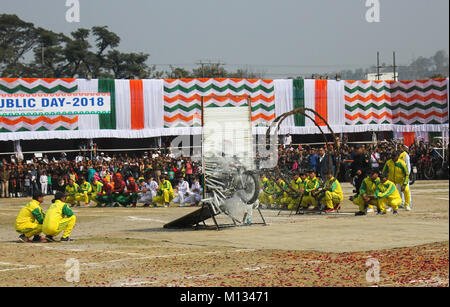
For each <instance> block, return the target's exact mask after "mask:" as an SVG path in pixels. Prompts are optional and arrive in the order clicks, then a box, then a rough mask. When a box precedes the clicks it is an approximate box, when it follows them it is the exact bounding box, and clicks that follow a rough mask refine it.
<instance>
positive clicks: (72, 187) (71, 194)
mask: <svg viewBox="0 0 450 307" xmlns="http://www.w3.org/2000/svg"><path fill="white" fill-rule="evenodd" d="M79 188H80V187H79V186H78V184H77V183H76V182H75V181H74V180H73V179H69V182H68V184H67V186H66V193H67V197H66V202H67V203H68V204H70V205H72V206H74V205H75V203H76V202H77V199H76V198H77V195H78V190H79Z"/></svg>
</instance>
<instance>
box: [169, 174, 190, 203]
mask: <svg viewBox="0 0 450 307" xmlns="http://www.w3.org/2000/svg"><path fill="white" fill-rule="evenodd" d="M189 192H190V191H189V183H188V182H187V181H186V180H184V177H180V178H179V182H178V186H177V193H178V197H175V199H174V200H173V202H174V203H179V204H180V207H184V206H185V205H186V197H187V196H189V195H190V193H189Z"/></svg>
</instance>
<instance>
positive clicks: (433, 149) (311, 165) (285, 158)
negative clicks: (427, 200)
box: [278, 137, 449, 181]
mask: <svg viewBox="0 0 450 307" xmlns="http://www.w3.org/2000/svg"><path fill="white" fill-rule="evenodd" d="M403 145H404V144H403V143H402V142H401V141H399V140H378V141H377V142H371V143H365V144H361V143H359V144H355V143H353V144H350V143H348V142H347V140H346V138H345V137H344V138H343V139H342V140H341V139H337V140H336V142H331V141H330V143H328V150H327V148H325V146H316V145H289V144H288V145H286V144H285V145H283V146H280V147H279V149H278V154H279V155H278V156H279V163H278V167H279V168H280V170H282V171H283V172H285V173H290V172H296V171H300V170H307V169H312V170H314V171H315V172H316V174H318V175H319V176H321V173H323V166H322V164H323V163H325V161H326V163H328V160H329V159H328V158H327V156H326V154H327V153H330V156H331V164H332V168H333V170H334V169H335V168H336V164H337V160H338V155H340V160H341V164H340V169H339V180H340V181H350V180H351V178H352V177H354V176H355V175H356V174H355V172H356V170H358V169H371V168H381V167H383V166H384V164H385V163H386V162H387V161H388V160H389V159H390V158H391V155H392V153H393V152H395V151H404V150H406V151H407V152H408V154H409V157H410V162H411V165H413V166H415V167H416V168H417V179H430V178H427V176H425V171H426V170H427V168H429V167H432V168H435V169H438V170H439V169H442V166H443V165H444V168H445V167H448V164H449V163H448V162H449V161H448V157H449V155H448V153H449V148H448V145H447V148H446V149H445V152H444V153H443V152H442V148H443V144H442V141H441V140H439V139H436V140H433V141H432V142H425V141H423V140H415V142H414V143H413V144H411V145H410V146H409V147H408V146H403ZM322 157H324V158H325V160H323V158H322ZM444 157H445V161H444V160H443V158H444ZM322 161H324V162H322ZM438 170H437V173H438V172H439V171H438ZM435 173H436V172H435Z"/></svg>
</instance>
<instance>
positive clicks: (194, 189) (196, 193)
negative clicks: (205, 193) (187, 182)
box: [186, 178, 202, 205]
mask: <svg viewBox="0 0 450 307" xmlns="http://www.w3.org/2000/svg"><path fill="white" fill-rule="evenodd" d="M201 200H202V186H201V185H200V182H198V180H197V178H193V181H192V185H191V190H190V192H189V196H188V197H186V203H187V204H190V205H192V204H197V203H199V202H200V201H201Z"/></svg>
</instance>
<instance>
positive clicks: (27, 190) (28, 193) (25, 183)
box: [23, 174, 32, 197]
mask: <svg viewBox="0 0 450 307" xmlns="http://www.w3.org/2000/svg"><path fill="white" fill-rule="evenodd" d="M23 186H24V189H25V195H26V196H28V197H30V196H31V195H32V191H31V190H32V188H31V179H30V176H29V175H28V174H27V175H25V179H24V181H23Z"/></svg>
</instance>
